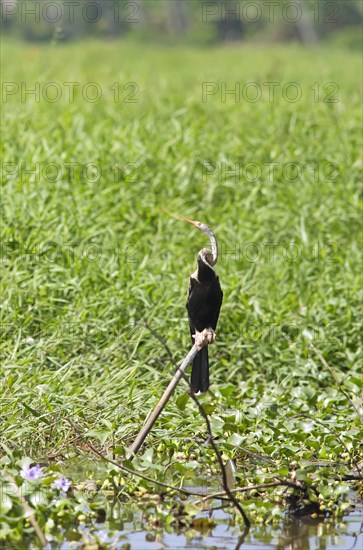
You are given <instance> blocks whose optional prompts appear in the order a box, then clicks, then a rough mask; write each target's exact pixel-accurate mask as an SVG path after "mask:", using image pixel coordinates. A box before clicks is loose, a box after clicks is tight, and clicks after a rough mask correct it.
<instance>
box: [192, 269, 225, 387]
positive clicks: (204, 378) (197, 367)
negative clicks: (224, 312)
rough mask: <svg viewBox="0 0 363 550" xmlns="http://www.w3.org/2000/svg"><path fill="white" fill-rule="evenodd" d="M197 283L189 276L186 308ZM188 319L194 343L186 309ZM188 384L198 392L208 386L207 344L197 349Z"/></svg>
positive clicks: (193, 340) (193, 332)
mask: <svg viewBox="0 0 363 550" xmlns="http://www.w3.org/2000/svg"><path fill="white" fill-rule="evenodd" d="M198 284H199V283H198V281H197V280H196V279H195V278H194V277H190V279H189V287H188V300H187V304H186V305H187V308H188V303H189V300H190V296H191V293H192V292H193V289H194V287H195V286H196V285H198ZM188 319H189V327H190V336H191V339H192V344H194V343H195V339H194V338H193V336H195V330H196V327H195V326H194V322H193V320H192V319H191V317H190V314H189V310H188ZM217 319H218V317H217ZM190 384H191V386H192V388H193V391H194V392H195V393H198V392H200V391H201V392H206V391H207V390H208V388H209V360H208V347H207V346H204V347H203V348H202V349H201V350H200V351H198V353H197V355H196V356H195V357H194V359H193V366H192V374H191V378H190Z"/></svg>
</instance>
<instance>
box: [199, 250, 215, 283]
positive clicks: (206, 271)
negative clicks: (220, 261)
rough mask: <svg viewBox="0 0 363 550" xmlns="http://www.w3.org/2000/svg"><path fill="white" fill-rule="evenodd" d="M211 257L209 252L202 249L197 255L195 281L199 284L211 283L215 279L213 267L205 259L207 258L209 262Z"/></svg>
mask: <svg viewBox="0 0 363 550" xmlns="http://www.w3.org/2000/svg"><path fill="white" fill-rule="evenodd" d="M211 255H212V254H211V251H210V250H208V249H207V248H203V250H201V251H200V252H199V254H198V260H197V264H198V269H197V279H198V281H199V282H200V283H205V282H208V281H212V280H213V279H215V277H216V274H215V271H214V269H213V266H212V265H211V264H210V262H209V261H208V259H207V257H208V258H209V260H211Z"/></svg>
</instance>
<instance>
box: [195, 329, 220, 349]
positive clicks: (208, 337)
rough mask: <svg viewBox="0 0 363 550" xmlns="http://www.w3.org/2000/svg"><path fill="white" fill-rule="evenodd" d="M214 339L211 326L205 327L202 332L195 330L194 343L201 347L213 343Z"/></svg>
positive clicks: (214, 335) (214, 334)
mask: <svg viewBox="0 0 363 550" xmlns="http://www.w3.org/2000/svg"><path fill="white" fill-rule="evenodd" d="M215 339H216V333H215V332H214V330H213V329H212V328H205V329H204V330H202V332H196V334H195V344H196V345H197V346H198V347H200V348H202V347H203V346H207V345H208V344H213V342H214V341H215Z"/></svg>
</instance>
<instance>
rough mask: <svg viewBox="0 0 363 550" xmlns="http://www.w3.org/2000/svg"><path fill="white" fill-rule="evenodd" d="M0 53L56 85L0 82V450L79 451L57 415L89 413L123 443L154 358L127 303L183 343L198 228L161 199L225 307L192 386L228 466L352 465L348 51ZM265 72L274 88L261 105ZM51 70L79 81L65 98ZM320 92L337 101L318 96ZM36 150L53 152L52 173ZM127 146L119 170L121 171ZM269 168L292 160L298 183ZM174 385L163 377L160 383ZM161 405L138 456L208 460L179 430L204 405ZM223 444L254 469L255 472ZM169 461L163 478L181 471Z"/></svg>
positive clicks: (354, 206) (156, 378)
mask: <svg viewBox="0 0 363 550" xmlns="http://www.w3.org/2000/svg"><path fill="white" fill-rule="evenodd" d="M7 58H10V59H11V60H12V62H11V63H9V64H6V65H5V62H4V60H5V59H7ZM2 66H3V68H4V70H3V73H4V74H3V80H4V81H5V82H17V83H20V82H26V85H27V86H28V88H34V85H35V84H34V83H35V82H37V81H38V82H39V83H40V93H42V91H43V90H44V85H45V84H46V83H49V82H56V83H58V85H59V86H60V87H61V90H62V99H61V100H60V101H58V102H55V103H51V102H48V101H44V99H42V97H40V101H39V102H35V101H34V99H32V98H31V97H26V98H25V101H23V102H22V101H21V100H20V93H18V94H15V95H14V96H13V97H9V98H8V99H7V101H6V102H5V99H4V98H3V115H2V123H3V129H4V130H5V132H6V134H5V139H4V140H3V162H4V169H5V171H6V172H7V173H9V172H11V171H13V172H14V171H15V169H16V168H14V166H13V165H10V164H8V163H14V165H15V167H17V168H18V171H17V173H16V174H13V175H11V174H10V175H8V176H7V177H5V178H4V185H3V189H2V219H3V222H2V226H1V233H2V235H1V238H2V243H3V254H2V336H3V338H2V342H1V354H2V367H1V383H2V399H1V418H2V428H1V442H2V444H3V451H4V459H3V463H4V464H5V463H8V461H9V460H10V459H9V456H11V460H14V461H15V459H18V458H19V457H21V456H28V457H31V458H32V459H33V460H34V461H35V462H37V461H39V460H40V459H43V460H48V459H52V460H53V461H55V462H56V463H57V464H63V467H64V468H66V467H67V463H68V462H67V461H68V460H71V459H72V458H74V456H77V455H79V454H81V455H83V454H87V453H88V452H89V451H88V450H87V448H86V446H85V445H84V444H83V443H82V442H80V441H79V439H77V437H76V434H75V432H74V431H73V429H72V428H71V427H70V425H69V424H68V423H67V422H66V421H65V419H66V418H69V419H71V420H72V421H73V422H75V423H76V424H77V425H78V426H79V429H80V430H81V431H82V432H83V433H85V434H86V433H87V430H88V431H89V430H91V432H88V436H89V437H90V438H91V440H92V441H93V442H94V443H95V444H96V445H97V444H98V445H101V447H102V449H103V451H104V453H105V454H107V453H108V452H111V448H112V449H113V452H114V453H115V454H116V457H117V456H120V457H122V456H123V449H124V448H125V447H126V446H127V445H128V444H130V443H131V442H132V440H133V438H134V437H135V435H136V433H137V432H138V430H139V428H140V427H141V425H142V423H143V421H144V419H145V417H146V415H147V414H148V412H149V411H150V409H151V408H152V407H153V406H154V405H155V403H156V401H157V400H158V398H159V396H160V395H161V393H162V391H163V389H164V387H165V386H166V385H167V383H168V382H169V379H170V378H171V375H172V373H173V370H174V367H173V365H171V364H170V362H169V360H168V357H167V354H166V352H165V349H164V347H163V346H162V345H161V344H160V342H159V341H158V340H157V339H156V338H155V337H154V336H153V335H152V334H151V333H150V331H148V330H147V329H146V328H143V326H142V324H140V323H142V322H143V318H144V319H147V321H148V323H149V324H150V326H151V327H152V329H154V330H156V331H157V332H158V334H159V335H160V336H162V337H163V338H164V339H165V342H166V343H167V344H168V346H169V347H170V349H171V350H172V352H173V354H174V359H175V361H177V362H178V361H180V360H181V359H182V358H183V357H184V355H185V354H186V352H187V350H188V348H189V346H190V341H189V329H188V323H187V318H186V310H185V299H186V289H187V285H188V277H189V275H190V273H191V272H192V271H194V269H195V259H196V254H197V252H198V250H199V249H200V248H202V246H204V245H205V241H204V239H203V237H202V236H201V235H200V234H198V233H197V232H196V231H195V230H193V229H192V228H191V227H189V226H186V224H183V223H182V222H179V221H177V220H175V219H174V218H173V217H171V216H170V215H169V213H177V214H183V215H186V216H188V217H191V218H194V219H200V220H202V221H205V222H207V223H209V224H210V225H211V226H212V227H213V229H214V230H215V232H216V234H217V237H218V240H219V244H220V247H221V257H220V260H219V262H218V265H217V271H218V274H219V275H220V279H221V284H222V288H223V291H224V303H223V307H222V311H221V317H220V322H219V325H218V333H217V335H218V340H217V342H216V344H215V345H214V346H213V347H212V348H211V350H210V363H211V382H212V387H211V393H212V395H210V396H209V395H208V396H206V397H204V398H203V399H202V401H203V402H204V403H208V407H209V408H208V410H209V412H211V413H212V415H211V417H212V426H213V429H214V431H215V434H216V436H217V437H218V440H219V444H220V448H221V450H222V451H223V452H224V455H225V456H226V457H227V456H228V457H236V458H237V466H238V471H239V473H240V474H241V479H240V483H241V484H248V483H250V482H251V483H253V482H254V481H255V480H258V481H261V480H266V479H267V478H268V477H269V476H273V475H275V474H276V472H279V471H284V472H285V470H286V475H287V474H288V473H289V472H290V473H291V471H292V470H293V469H294V468H295V469H296V468H297V467H298V468H299V472H300V471H301V470H304V472H305V470H306V471H307V472H308V476H310V475H311V476H312V479H313V480H314V479H315V478H314V476H316V475H320V474H321V469H319V467H317V466H314V463H315V462H317V461H322V460H324V461H325V460H326V461H328V463H339V467H337V468H338V470H339V468H342V470H341V474H339V471H338V473H337V470H334V471H333V470H332V468H331V467H329V468H326V471H325V473H324V475H325V478H324V479H325V487H329V484H330V481H331V478H330V477H329V476H333V477H334V476H336V475H338V477H339V475H346V473H347V472H350V471H352V470H354V469H355V468H356V465H357V462H358V463H359V461H361V458H360V457H359V454H358V453H359V449H358V442H359V440H360V436H361V424H360V422H359V419H358V417H357V414H356V412H355V411H354V409H353V407H352V404H351V401H350V400H348V399H347V397H346V395H345V394H348V395H349V397H350V399H351V400H353V402H354V404H355V406H356V407H358V408H359V407H360V408H361V407H362V405H361V401H360V391H361V370H360V362H359V361H360V359H361V355H360V354H361V340H360V336H359V332H360V328H361V299H362V293H361V282H362V281H361V271H360V267H361V265H360V257H359V238H360V234H361V221H360V216H359V212H360V210H359V201H360V199H361V187H360V184H359V181H360V177H361V168H362V161H361V159H360V151H361V136H360V124H361V107H360V83H359V74H360V71H361V65H360V60H359V57H358V54H357V55H356V54H353V53H349V54H348V53H345V52H340V51H337V50H334V49H332V50H330V51H329V50H328V49H321V50H316V51H313V50H311V51H310V50H303V49H298V48H296V49H295V48H289V49H283V48H277V47H276V48H263V47H261V48H257V47H253V48H252V47H250V48H249V47H239V48H220V49H215V50H193V49H187V48H171V49H162V48H160V49H158V48H156V47H148V49H147V51H145V50H144V49H142V48H139V47H137V46H136V45H132V46H131V45H129V44H127V43H109V44H101V43H92V42H90V43H79V44H76V45H74V44H73V45H69V46H51V47H39V46H35V45H27V46H25V45H19V44H15V43H9V44H4V45H3V64H2ZM272 81H274V82H279V83H280V85H279V86H278V87H277V88H276V96H275V98H274V100H273V101H272V102H270V101H269V99H268V90H267V87H266V86H264V83H265V82H272ZM65 82H79V83H80V85H79V86H78V87H77V90H78V91H77V90H76V91H75V97H74V102H69V101H68V100H67V88H66V87H65V86H64V83H65ZM88 82H97V83H98V85H99V87H100V89H101V90H102V98H101V100H100V101H98V102H97V103H90V102H87V101H85V100H84V98H83V97H82V93H81V91H82V90H84V86H85V85H86V84H87V83H88ZM115 82H118V83H120V93H121V100H120V102H118V103H117V102H115V101H114V95H113V94H114V92H113V91H112V90H110V89H109V87H110V86H112V85H113V84H114V83H115ZM128 82H134V83H136V84H137V87H138V88H137V92H136V95H135V98H136V99H137V100H138V102H137V103H125V102H124V101H123V99H124V98H125V94H128V93H130V91H132V90H133V89H135V86H134V85H133V88H127V89H125V90H124V89H123V86H124V84H125V83H128ZM203 82H217V83H218V85H219V86H221V83H222V82H226V85H227V88H228V89H231V88H233V87H234V85H235V82H240V83H241V86H243V85H245V84H246V83H247V82H256V83H259V85H260V86H261V89H263V97H262V98H261V100H260V101H257V102H256V103H251V102H248V101H245V100H243V99H242V100H241V101H240V102H237V103H236V102H235V100H234V99H233V97H232V96H230V95H227V97H226V101H225V102H222V101H221V95H220V94H215V95H213V96H208V98H207V101H206V102H203V101H202V86H203ZM289 82H295V83H297V84H298V85H299V87H300V89H301V90H302V98H301V100H299V101H297V102H296V103H292V102H289V101H286V99H284V97H283V96H282V94H281V89H282V88H283V86H284V85H285V84H286V83H289ZM331 82H333V83H335V84H334V87H331V88H327V89H324V86H325V85H326V84H327V83H331ZM314 83H318V85H319V89H320V100H319V101H318V102H315V101H314V95H313V94H314V92H313V90H312V89H310V87H311V86H313V85H314ZM336 86H338V88H336ZM314 89H315V90H316V89H317V85H316V84H315V88H314ZM334 89H337V92H336V95H335V96H334V98H336V99H338V102H336V103H327V102H324V101H323V99H324V98H326V95H327V94H328V93H329V92H331V91H332V90H334ZM51 91H52V90H49V93H51ZM251 93H252V92H251ZM21 163H25V165H23V167H22V166H21ZM36 163H39V167H38V168H37V166H36ZM47 163H57V165H58V166H60V170H61V172H62V173H61V176H60V177H59V179H57V180H55V178H54V177H53V176H52V175H49V173H48V172H45V171H44V170H45V168H44V167H45V166H48V165H47ZM69 163H76V164H75V165H74V172H73V173H71V174H70V173H69ZM87 163H92V164H93V165H94V166H93V167H92V166H90V168H89V171H90V173H89V175H88V177H84V170H85V168H84V167H85V165H86V164H87ZM115 163H117V170H116V169H115ZM128 163H134V164H135V165H136V166H137V167H136V169H135V170H134V172H133V173H132V174H131V175H130V174H129V172H130V165H129V167H127V166H126V165H128ZM206 163H210V165H209V167H210V168H211V166H214V171H211V173H208V174H206V173H205V170H206V168H205V166H206ZM250 163H254V164H250ZM271 163H277V164H276V166H275V168H274V173H273V177H272V176H271V170H272V167H271ZM288 163H297V166H298V168H295V169H297V170H298V171H299V176H298V178H297V179H296V181H292V180H293V176H291V175H290V172H288V170H289V167H288ZM236 165H237V168H238V169H239V170H240V174H237V176H236V177H235V176H234V174H231V173H228V170H233V169H236ZM95 166H97V167H98V170H99V172H100V177H98V176H97V172H95ZM25 169H27V170H37V172H36V173H35V174H34V173H33V174H32V173H30V172H26V171H25ZM49 170H50V171H51V168H49ZM92 170H93V172H92ZM225 170H227V173H225V172H224V171H225ZM253 170H255V171H257V177H254V176H253V175H251V173H252V171H253ZM250 171H251V172H250ZM52 178H53V180H54V181H51V180H52ZM291 243H292V244H291ZM289 247H290V248H289ZM304 331H305V332H304ZM306 331H308V332H310V333H311V334H312V335H313V339H314V342H315V345H316V346H317V347H318V348H319V349H320V350H321V352H322V354H323V355H324V357H325V359H326V360H327V362H328V363H329V365H330V367H331V368H332V369H334V372H335V373H336V376H337V377H338V378H339V380H340V382H341V385H342V387H343V389H344V390H345V393H343V392H342V391H341V388H339V386H337V384H336V381H335V380H334V378H333V377H332V374H331V372H330V371H329V370H328V369H326V368H325V367H324V366H323V365H322V364H321V362H320V361H319V359H318V357H317V356H316V355H315V354H314V353H313V352H312V351H311V349H310V348H309V345H308V341H307V339H306V337H305V336H304V334H305V335H306ZM185 391H186V386H185V384H184V383H183V382H182V383H181V384H180V387H178V389H177V391H176V398H177V397H178V396H180V395H182V394H184V393H185ZM178 404H179V407H178V406H177V405H176V402H175V398H173V399H172V400H171V402H170V403H169V405H168V406H167V409H166V410H165V412H164V413H163V415H162V418H161V419H160V420H159V421H158V423H157V425H156V426H155V429H154V430H153V432H152V434H151V435H150V436H149V438H148V440H147V443H146V446H147V447H148V448H151V447H154V448H156V447H158V449H159V451H158V455H157V456H156V455H154V461H155V464H158V463H160V464H165V463H166V462H168V461H169V460H171V461H173V460H174V459H173V456H174V455H175V453H180V452H182V453H184V454H183V456H184V457H185V459H186V460H187V459H188V458H190V456H191V455H192V456H193V457H197V458H198V460H200V461H201V464H202V467H201V469H202V470H203V471H210V468H212V470H213V469H214V468H215V467H216V462H215V457H214V455H213V453H212V451H211V450H209V449H208V447H201V446H200V444H199V443H198V442H195V441H194V439H193V438H196V439H197V440H200V439H201V438H203V437H205V425H204V423H203V420H202V419H201V417H200V416H199V414H198V413H197V411H196V408H195V405H194V404H193V402H192V401H191V400H188V402H187V403H186V405H185V403H184V401H183V400H182V399H181V400H180V401H179V402H178ZM184 405H185V406H184ZM243 449H245V450H247V451H250V452H252V453H258V454H262V455H266V456H268V457H270V458H272V459H273V460H274V464H273V465H271V466H268V468H267V470H266V471H265V472H263V471H261V464H260V463H259V462H258V461H257V463H256V462H253V461H252V463H250V461H248V460H247V459H246V455H245V454H244V451H243ZM178 456H179V455H178ZM120 460H121V458H120ZM246 460H247V462H246ZM281 469H282V470H281ZM168 472H169V477H170V481H172V482H173V483H175V484H178V479H180V471H178V470H176V469H175V468H172V467H170V468H169V469H168ZM304 472H303V473H302V474H300V475H301V476H302V479H303V478H304V476H305V473H304ZM317 472H319V474H317ZM290 473H289V475H290ZM155 475H161V474H158V473H157V471H156V472H155ZM183 475H184V477H185V479H186V480H187V479H188V478H189V480H190V479H193V476H194V475H195V472H194V470H192V469H190V468H185V470H183ZM324 475H323V477H324ZM213 479H214V480H215V479H216V478H215V477H214V478H213ZM309 479H310V477H309ZM311 483H314V481H312V482H311ZM316 483H317V482H316ZM319 491H320V489H319ZM320 492H323V491H322V490H321V491H320ZM330 497H331V495H330V494H329V498H330ZM333 500H334V502H339V498H338V497H337V498H334V499H333ZM246 506H247V507H248V506H250V508H248V509H250V510H251V513H252V515H253V506H254V504H253V503H252V504H251V503H248V502H246ZM331 508H332V509H333V506H331ZM268 513H269V512H268V510H267V511H266V517H267V516H268ZM11 536H12V535H9V537H10V538H11Z"/></svg>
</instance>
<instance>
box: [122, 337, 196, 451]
mask: <svg viewBox="0 0 363 550" xmlns="http://www.w3.org/2000/svg"><path fill="white" fill-rule="evenodd" d="M202 334H203V333H201V334H200V336H202ZM205 345H207V342H206V341H205V340H204V339H203V337H201V338H200V339H199V340H198V341H196V342H195V344H194V345H193V347H192V348H191V350H190V351H189V353H188V355H187V356H186V357H185V359H184V361H183V362H182V364H181V365H180V367H179V368H178V370H177V371H176V373H175V374H174V376H173V378H172V380H171V382H170V384H169V385H168V387H167V388H166V390H165V392H164V394H163V396H162V397H161V399H160V401H159V403H158V404H157V405H156V407H155V409H154V410H153V412H152V413H151V415H150V416H149V418H148V419H147V421H146V423H145V425H144V426H143V427H142V429H141V431H140V433H139V435H138V436H137V437H136V439H135V441H134V442H133V444H132V445H131V447H130V448H129V453H130V456H129V458H132V457H133V456H134V455H135V454H136V453H137V452H138V450H139V449H140V447H141V445H142V444H143V442H144V441H145V439H146V437H147V435H148V434H149V432H150V431H151V429H152V427H153V425H154V424H155V422H156V420H157V419H158V417H159V416H160V414H161V412H162V410H163V409H164V407H165V405H166V404H167V402H168V401H169V399H170V397H171V396H172V394H173V392H174V390H175V388H176V386H177V385H178V383H179V381H180V379H181V378H183V376H184V374H185V371H186V370H187V367H188V366H189V365H190V363H191V362H192V361H193V359H194V357H195V356H196V355H197V353H198V351H200V350H201V349H202V348H203V347H204V346H205Z"/></svg>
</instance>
